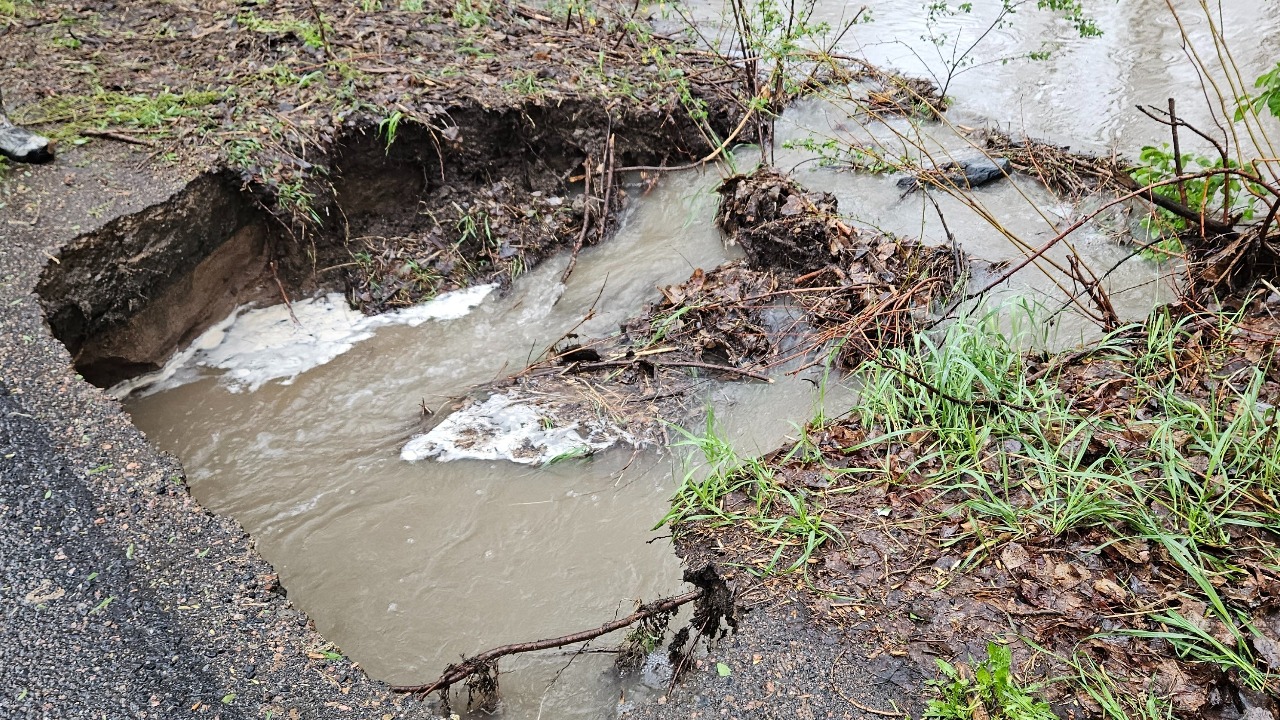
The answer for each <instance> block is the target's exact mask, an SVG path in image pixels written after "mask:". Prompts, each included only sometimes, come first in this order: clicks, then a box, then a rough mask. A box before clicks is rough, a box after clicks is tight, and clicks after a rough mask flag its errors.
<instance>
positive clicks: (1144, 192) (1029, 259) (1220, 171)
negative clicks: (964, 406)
mask: <svg viewBox="0 0 1280 720" xmlns="http://www.w3.org/2000/svg"><path fill="white" fill-rule="evenodd" d="M1240 174H1242V173H1239V172H1238V171H1234V170H1232V169H1230V168H1216V169H1213V170H1206V171H1204V172H1198V173H1195V174H1194V175H1187V176H1185V177H1183V178H1175V179H1172V180H1161V181H1160V182H1158V183H1152V184H1150V185H1148V186H1146V187H1142V188H1139V189H1137V190H1134V191H1132V192H1129V193H1126V194H1124V195H1121V196H1120V197H1118V198H1115V199H1114V200H1111V201H1110V202H1107V203H1105V204H1104V205H1102V207H1100V208H1098V209H1097V210H1094V211H1093V212H1091V213H1089V214H1088V215H1085V216H1084V217H1082V218H1080V219H1079V220H1077V221H1075V222H1073V223H1071V225H1070V226H1069V227H1067V229H1066V230H1063V231H1062V232H1060V233H1058V234H1057V235H1055V236H1054V237H1052V238H1050V239H1049V240H1048V241H1047V242H1045V243H1044V244H1043V245H1041V246H1040V247H1038V248H1036V250H1035V251H1034V252H1032V253H1031V254H1030V255H1028V256H1026V257H1025V258H1023V259H1022V260H1021V261H1020V262H1018V263H1017V264H1016V265H1014V266H1013V267H1011V268H1009V269H1008V270H1006V271H1004V272H1003V273H1001V274H1000V276H999V277H997V278H996V279H995V280H992V281H991V282H989V283H987V284H986V285H984V286H982V289H980V290H977V291H975V292H971V293H969V294H968V295H966V296H965V297H964V298H963V300H962V301H961V302H966V301H969V300H973V299H974V298H977V297H981V296H982V295H985V294H986V293H987V292H989V291H990V290H991V289H992V288H995V287H997V286H999V285H1001V284H1003V283H1005V282H1008V280H1009V278H1012V277H1013V276H1014V275H1016V274H1018V272H1019V271H1020V270H1022V269H1023V268H1025V267H1026V266H1028V265H1030V264H1031V263H1033V262H1035V261H1036V259H1037V258H1039V257H1040V256H1041V255H1044V254H1045V253H1046V252H1049V250H1050V249H1051V248H1052V247H1053V246H1054V245H1057V244H1058V243H1060V242H1062V240H1063V239H1064V238H1066V237H1068V236H1069V235H1071V234H1072V233H1074V232H1075V231H1077V230H1079V229H1080V228H1082V227H1084V226H1085V225H1086V224H1088V223H1089V222H1090V221H1092V220H1093V219H1094V218H1096V217H1098V216H1099V215H1101V214H1102V213H1104V212H1106V211H1107V210H1110V209H1111V208H1113V207H1115V206H1116V205H1119V204H1120V203H1123V202H1127V201H1129V200H1133V199H1134V198H1139V197H1141V198H1144V199H1147V200H1151V201H1152V202H1156V201H1155V200H1154V199H1153V198H1159V199H1166V198H1160V196H1159V195H1156V194H1155V193H1153V192H1152V190H1154V189H1155V188H1158V187H1164V186H1166V185H1173V184H1175V183H1177V182H1178V181H1179V180H1194V179H1197V178H1206V177H1213V176H1214V175H1240ZM1130 182H1132V180H1131V181H1130ZM1168 202H1170V203H1172V204H1173V205H1175V206H1178V205H1177V203H1174V202H1173V201H1172V200H1169V201H1168ZM1156 204H1157V205H1159V204H1160V203H1159V202H1156ZM1162 207H1163V206H1162ZM1178 207H1179V208H1180V209H1181V210H1184V211H1186V208H1182V207H1181V206H1178ZM1196 217H1197V216H1193V217H1191V218H1189V219H1195V218H1196ZM1210 223H1211V224H1210ZM1215 225H1220V223H1218V222H1217V221H1208V222H1207V223H1206V226H1207V227H1213V226H1215ZM1225 227H1226V230H1225V232H1224V234H1225V233H1230V232H1232V231H1234V229H1235V228H1234V227H1232V226H1229V225H1228V226H1225ZM940 320H941V318H940V319H939V321H940ZM935 324H936V323H935Z"/></svg>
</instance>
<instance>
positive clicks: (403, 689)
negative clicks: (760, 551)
mask: <svg viewBox="0 0 1280 720" xmlns="http://www.w3.org/2000/svg"><path fill="white" fill-rule="evenodd" d="M703 593H704V591H703V590H702V589H701V588H699V589H697V590H690V591H689V592H687V593H685V594H683V595H677V596H675V597H670V598H665V599H663V600H658V601H656V602H652V603H649V604H648V605H644V606H641V608H640V609H639V610H637V611H635V612H633V613H631V614H630V615H628V616H626V617H624V618H619V619H617V620H614V621H613V622H609V623H605V624H604V625H601V626H600V627H598V628H596V629H594V630H583V631H582V632H576V633H573V634H572V635H564V636H562V637H558V638H550V639H547V640H537V641H534V642H526V643H515V644H512V645H502V646H500V647H496V648H493V649H491V650H485V651H484V652H482V653H480V654H479V655H474V656H472V657H469V658H467V659H465V660H463V661H462V662H460V663H457V664H455V665H450V666H449V667H447V668H445V670H444V672H443V673H442V674H441V675H440V677H439V678H437V679H436V680H435V681H434V682H430V683H424V684H422V685H392V686H391V690H392V692H398V693H415V694H416V693H421V694H423V695H430V694H431V693H433V692H436V691H438V690H448V689H449V687H450V686H452V685H454V684H456V683H459V682H461V681H463V680H465V679H467V678H468V677H470V676H471V675H473V674H475V673H477V672H481V671H483V670H484V669H485V668H487V667H488V666H489V664H490V663H492V662H493V661H494V660H497V659H498V658H501V657H505V656H507V655H516V654H519V653H527V652H535V651H537V650H549V649H551V648H558V647H564V646H565V645H574V644H577V643H580V642H586V641H588V640H594V639H595V638H598V637H600V636H601V635H607V634H609V633H611V632H613V631H614V630H621V629H622V628H624V627H627V626H629V625H632V624H634V623H637V622H639V621H641V620H644V619H646V618H650V617H653V616H654V615H659V614H661V613H666V612H671V611H672V610H674V609H676V608H678V607H680V606H681V605H686V604H688V603H691V602H693V601H694V600H697V599H698V598H700V597H702V595H703Z"/></svg>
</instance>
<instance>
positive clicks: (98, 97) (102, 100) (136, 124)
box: [14, 89, 226, 139]
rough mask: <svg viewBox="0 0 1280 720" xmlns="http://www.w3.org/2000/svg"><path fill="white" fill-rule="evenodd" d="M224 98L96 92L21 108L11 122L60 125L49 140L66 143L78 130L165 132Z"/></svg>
mask: <svg viewBox="0 0 1280 720" xmlns="http://www.w3.org/2000/svg"><path fill="white" fill-rule="evenodd" d="M224 97H226V93H225V92H221V91H213V90H206V91H195V90H192V91H187V92H183V93H171V92H161V93H156V94H154V95H145V94H129V93H122V92H114V91H107V90H102V89H98V90H96V91H95V92H94V93H93V94H92V95H61V96H56V97H52V98H49V99H47V100H44V101H42V102H39V103H36V104H34V105H30V106H27V107H26V108H23V109H22V110H21V112H18V113H15V117H14V121H15V122H17V123H21V124H26V125H44V124H61V126H60V127H59V128H58V129H57V130H56V131H55V132H53V133H51V136H52V137H54V138H57V139H67V138H71V137H74V136H76V135H77V133H78V132H79V131H80V130H85V129H97V130H103V129H107V128H111V127H115V128H131V129H136V130H147V131H152V132H155V133H157V134H163V133H165V132H167V131H168V129H169V127H170V126H171V125H173V124H174V123H175V122H176V121H178V120H179V119H180V118H205V117H207V113H208V107H209V106H210V105H213V104H214V103H217V102H219V101H221V100H222V99H223V98H224Z"/></svg>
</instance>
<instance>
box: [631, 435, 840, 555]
mask: <svg viewBox="0 0 1280 720" xmlns="http://www.w3.org/2000/svg"><path fill="white" fill-rule="evenodd" d="M672 429H673V430H674V431H675V432H676V433H677V434H679V435H680V436H681V438H682V439H681V440H680V441H679V442H677V443H675V447H684V448H691V449H693V450H696V451H698V452H699V453H700V454H701V455H702V458H703V460H704V464H703V465H702V466H701V467H688V468H686V470H685V473H684V477H683V479H682V480H681V483H680V486H679V488H678V489H677V490H676V493H675V495H674V496H673V497H672V501H671V510H670V511H668V512H667V514H666V516H665V517H663V518H662V520H661V521H660V522H659V523H658V524H657V526H655V529H657V528H660V527H663V526H670V527H672V528H673V529H676V530H678V529H679V528H680V527H682V526H686V525H688V524H691V523H704V524H706V525H707V526H709V527H725V526H728V525H736V524H742V525H745V526H746V527H748V528H750V529H751V530H752V531H753V532H755V533H758V534H760V535H761V536H763V537H766V538H769V539H771V540H773V541H774V542H775V543H776V545H777V547H776V549H775V551H774V553H773V556H772V557H771V558H770V559H769V560H768V562H766V563H764V564H763V565H762V566H761V567H759V568H748V570H749V571H750V572H752V573H755V574H764V575H772V574H779V573H788V572H794V571H797V570H802V569H804V568H805V567H806V566H807V564H808V563H809V560H810V558H812V557H813V555H814V553H815V552H817V550H818V549H819V548H821V547H823V546H824V545H826V544H827V543H828V542H830V541H842V540H843V539H844V536H843V535H842V534H841V532H840V530H839V528H837V527H836V526H835V525H833V524H831V523H830V522H828V521H827V520H826V519H825V518H824V517H823V508H822V506H821V505H820V504H818V502H817V500H816V499H815V498H814V497H813V496H812V495H806V494H804V493H802V492H800V491H792V490H788V489H786V488H784V487H782V485H780V484H779V483H778V482H777V481H776V480H775V478H774V475H773V470H772V469H771V468H770V467H769V465H768V464H767V463H766V462H764V461H763V460H761V459H760V458H756V457H746V458H744V457H741V456H740V455H739V454H738V453H737V452H736V451H735V450H734V448H733V446H732V444H731V443H730V442H729V441H728V440H727V439H726V438H725V437H723V435H722V434H721V432H720V431H719V428H718V427H717V426H716V421H715V413H713V412H711V411H710V410H708V412H707V421H706V427H705V430H704V432H702V433H700V434H699V433H692V432H689V431H688V430H685V429H684V428H681V427H678V426H672ZM734 494H738V495H741V496H742V497H745V498H746V500H747V502H746V503H745V505H742V506H736V505H735V506H733V507H730V506H729V505H728V499H729V497H730V496H731V495H734Z"/></svg>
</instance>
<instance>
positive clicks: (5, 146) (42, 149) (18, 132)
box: [0, 115, 53, 163]
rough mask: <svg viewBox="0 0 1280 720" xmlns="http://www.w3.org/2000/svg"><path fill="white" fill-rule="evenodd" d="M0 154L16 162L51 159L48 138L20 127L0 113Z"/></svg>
mask: <svg viewBox="0 0 1280 720" xmlns="http://www.w3.org/2000/svg"><path fill="white" fill-rule="evenodd" d="M0 155H4V156H5V157H7V158H12V159H14V160H17V161H18V162H29V163H42V162H49V161H50V160H52V159H53V151H52V150H50V149H49V139H48V138H46V137H42V136H40V135H37V134H35V133H33V132H31V131H30V130H27V129H26V128H20V127H18V126H17V125H14V124H13V123H11V122H9V119H8V118H6V117H5V116H4V115H0Z"/></svg>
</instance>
